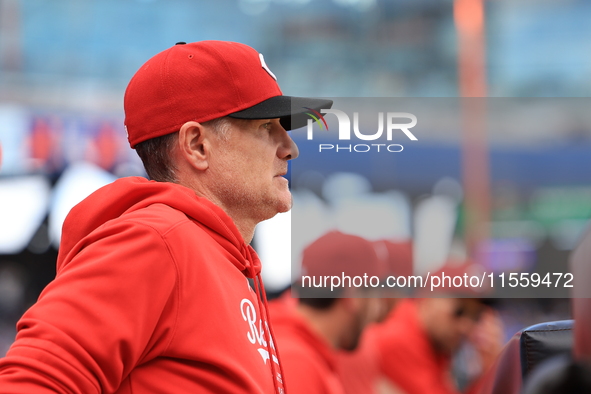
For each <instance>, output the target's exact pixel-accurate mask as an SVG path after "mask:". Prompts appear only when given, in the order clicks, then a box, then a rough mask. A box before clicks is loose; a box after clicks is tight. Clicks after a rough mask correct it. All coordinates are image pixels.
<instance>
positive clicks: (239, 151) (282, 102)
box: [0, 41, 332, 394]
mask: <svg viewBox="0 0 591 394" xmlns="http://www.w3.org/2000/svg"><path fill="white" fill-rule="evenodd" d="M331 104H332V102H331V101H330V100H320V99H310V98H297V97H289V96H283V94H282V92H281V90H280V88H279V86H278V84H277V82H276V78H275V75H274V74H273V73H272V72H271V70H270V69H269V67H268V66H267V64H266V63H265V60H264V58H263V56H262V55H261V54H259V53H258V52H257V51H256V50H254V49H253V48H251V47H248V46H246V45H243V44H239V43H234V42H222V41H202V42H197V43H191V44H186V43H178V44H177V45H175V46H173V47H171V48H169V49H166V50H164V51H163V52H161V53H159V54H157V55H155V56H154V57H152V58H151V59H150V60H148V61H147V62H146V63H145V64H144V65H143V66H142V67H141V68H140V69H139V70H138V71H137V72H136V74H135V75H134V76H133V78H132V79H131V81H130V83H129V85H128V87H127V90H126V92H125V97H124V108H125V129H126V131H127V134H128V139H129V143H130V145H131V147H132V148H134V149H135V150H136V151H137V153H138V155H139V156H140V158H141V159H142V161H143V163H144V167H145V169H146V172H147V174H148V176H149V177H150V179H151V180H147V179H145V178H141V177H130V178H122V179H119V180H117V181H115V182H114V183H112V184H110V185H107V186H105V187H103V188H101V189H99V190H98V191H96V192H95V193H93V194H92V195H90V196H89V197H88V198H86V199H85V200H84V201H82V202H81V203H80V204H79V205H77V206H76V207H74V208H73V209H72V211H71V212H70V214H69V215H68V217H67V219H66V221H65V223H64V226H63V235H62V239H61V245H60V250H59V256H58V262H57V275H56V278H55V280H54V281H53V282H52V283H50V284H49V285H48V286H47V288H46V289H45V290H44V291H43V293H42V294H41V296H40V297H39V300H38V301H37V303H36V304H35V305H33V306H32V307H31V308H30V309H29V310H28V311H27V312H26V313H25V314H24V315H23V317H22V318H21V320H20V321H19V323H18V325H17V330H18V333H17V337H16V341H15V342H14V344H13V346H12V347H11V349H10V350H9V351H8V353H7V356H6V357H5V358H4V359H1V360H0V393H85V394H88V393H132V392H133V393H136V394H137V393H165V392H167V393H175V394H178V393H283V392H284V386H283V377H282V373H281V364H280V360H279V358H278V355H277V351H276V348H275V345H274V340H273V338H272V333H271V330H270V327H269V315H268V310H267V306H266V296H265V292H264V287H263V283H262V280H261V276H260V271H261V263H260V260H259V258H258V257H257V255H256V253H255V251H254V250H253V249H252V247H251V246H250V245H249V243H250V242H251V240H252V237H253V233H254V230H255V226H256V224H257V223H259V222H260V221H263V220H266V219H269V218H271V217H273V216H274V215H275V214H277V213H278V212H285V211H287V210H289V209H290V207H291V194H290V191H289V188H288V182H287V179H285V178H284V176H285V174H286V173H287V166H288V163H287V162H288V160H290V159H293V158H295V157H296V156H297V148H296V147H295V144H294V143H293V141H292V140H291V138H290V136H289V135H288V133H287V131H286V130H290V129H292V128H297V127H302V126H304V125H305V123H306V118H307V117H306V115H305V112H306V111H307V109H305V108H303V107H309V108H314V109H316V110H320V109H321V108H330V106H331ZM249 279H250V280H252V281H253V285H252V286H251V285H250V284H249Z"/></svg>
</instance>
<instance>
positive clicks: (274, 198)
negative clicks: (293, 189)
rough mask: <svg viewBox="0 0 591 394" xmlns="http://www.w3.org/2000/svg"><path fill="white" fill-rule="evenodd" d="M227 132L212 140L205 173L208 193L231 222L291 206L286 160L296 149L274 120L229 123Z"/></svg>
mask: <svg viewBox="0 0 591 394" xmlns="http://www.w3.org/2000/svg"><path fill="white" fill-rule="evenodd" d="M230 122H231V127H230V129H229V130H228V132H227V134H226V135H225V136H223V137H220V138H218V139H213V140H212V144H211V147H210V149H211V157H210V166H209V170H210V171H211V175H212V179H213V182H214V183H213V185H212V188H213V190H214V193H215V195H216V197H217V199H218V200H219V202H220V203H221V204H222V206H223V208H224V209H226V211H227V212H229V213H230V214H231V216H233V217H234V218H239V219H246V220H251V221H253V222H255V224H256V223H258V222H260V221H263V220H266V219H269V218H272V217H273V216H275V214H277V213H278V212H286V211H288V210H289V209H290V208H291V201H292V200H291V193H290V191H289V188H288V182H287V179H286V178H284V175H285V174H286V173H287V161H288V160H290V159H292V158H295V157H297V147H296V146H295V144H294V143H293V141H292V139H291V138H290V136H289V135H288V133H287V132H286V131H285V129H284V128H283V127H282V126H281V124H280V123H279V119H264V120H240V119H230Z"/></svg>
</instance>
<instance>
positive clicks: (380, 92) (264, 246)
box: [0, 0, 591, 355]
mask: <svg viewBox="0 0 591 394" xmlns="http://www.w3.org/2000/svg"><path fill="white" fill-rule="evenodd" d="M470 3H471V1H470V0H457V1H456V2H455V4H454V1H451V0H218V1H205V0H168V1H163V0H102V1H98V0H82V1H76V0H27V1H24V0H0V143H1V145H2V149H3V166H2V168H1V169H0V355H3V354H4V352H5V351H6V349H7V348H8V346H9V345H10V343H11V342H12V340H13V338H14V325H15V322H16V320H17V319H18V317H19V316H20V315H21V314H22V312H23V311H24V310H25V309H26V308H27V307H28V306H29V305H30V304H31V303H33V302H34V301H35V299H36V298H37V296H38V294H39V292H40V291H41V290H42V288H43V287H44V286H45V285H46V284H47V282H48V281H50V280H51V279H52V278H53V276H54V275H55V258H56V255H57V246H58V245H59V232H60V227H61V223H62V221H63V218H64V217H65V215H66V213H67V211H68V209H69V208H70V207H71V206H72V205H73V204H75V203H76V202H77V201H79V200H81V199H82V198H83V197H84V196H85V195H87V194H89V193H90V192H91V191H92V190H94V189H96V188H98V187H99V186H101V185H102V184H105V183H107V182H110V181H111V180H112V179H115V178H116V177H118V176H127V175H143V171H142V168H141V165H140V162H139V159H137V157H136V155H135V153H134V152H133V151H132V150H130V149H129V147H128V145H127V141H126V139H125V133H124V130H123V111H122V101H123V100H122V98H123V91H124V89H125V86H126V84H127V82H128V81H129V79H130V78H131V76H132V75H133V73H134V72H135V71H136V70H137V68H138V67H139V66H140V65H141V64H142V63H143V62H144V61H146V60H147V59H148V58H149V57H151V56H153V55H154V54H155V53H157V52H159V51H161V50H164V49H166V48H168V47H169V46H171V45H173V44H174V43H175V42H177V41H186V42H191V41H198V40H206V39H218V40H231V41H240V42H243V43H246V44H248V45H251V46H253V47H255V48H256V49H258V50H259V51H260V52H262V53H264V55H265V59H266V61H267V64H268V65H269V66H270V68H271V69H272V70H273V71H274V73H275V74H276V75H277V76H278V78H279V83H280V85H281V87H282V90H283V92H284V94H288V95H302V96H325V97H331V96H349V97H360V96H362V97H365V96H367V97H457V96H460V95H466V94H468V95H475V96H478V95H479V94H478V93H479V92H480V93H483V94H481V95H488V96H491V97H555V98H559V97H587V96H589V95H590V93H591V24H590V23H589V20H591V3H589V2H586V1H584V0H560V1H559V0H556V1H545V0H540V1H515V0H490V1H486V2H484V11H485V12H484V19H482V20H481V19H480V18H479V15H480V13H479V12H478V9H474V7H473V6H471V5H470ZM462 4H463V5H462ZM454 6H455V7H456V8H455V12H454ZM474 23H476V25H477V26H476V29H477V30H478V28H482V29H483V30H482V33H483V35H482V38H483V41H482V43H481V44H482V45H477V46H476V47H470V46H468V47H467V48H468V49H467V52H466V47H462V44H461V42H462V39H461V37H460V35H459V32H461V31H462V29H464V30H466V29H468V30H470V26H472V27H474ZM462 48H464V52H462ZM470 51H473V52H474V53H472V52H470ZM466 53H467V56H468V59H470V58H471V56H472V55H473V57H474V58H476V59H478V56H480V55H482V56H483V57H482V59H483V67H481V68H479V69H477V71H476V74H478V73H480V74H478V75H480V78H481V83H482V81H484V85H483V86H484V87H485V88H483V87H482V85H480V87H477V88H476V89H472V90H470V88H469V87H468V88H467V90H466V84H465V83H464V82H462V78H463V77H462V75H463V74H462V71H461V70H462V64H461V62H462V60H459V59H462V56H465V55H466ZM465 59H466V58H465V57H464V61H465ZM468 62H469V60H468ZM468 77H470V75H468ZM468 79H470V78H468ZM474 93H475V94H474ZM579 104H580V103H579ZM487 132H488V137H487V138H485V140H486V141H489V142H490V147H489V148H490V152H492V153H491V161H490V172H491V173H492V174H496V175H495V176H493V177H492V178H491V184H490V190H492V191H491V192H490V202H491V203H490V215H489V218H490V220H491V222H492V225H491V228H493V229H494V228H497V229H501V230H500V231H497V232H495V231H491V232H490V241H491V242H492V243H493V244H495V243H496V244H498V245H500V247H501V250H504V251H505V252H506V250H507V247H506V246H507V244H506V243H503V242H504V241H503V239H504V237H505V238H506V234H508V233H507V232H506V231H505V230H503V228H505V229H509V230H511V229H513V230H515V228H519V227H515V226H520V225H521V226H522V227H521V228H526V230H523V231H517V235H515V231H513V233H512V235H511V240H510V241H509V242H512V243H510V245H509V249H511V248H513V249H511V250H516V248H517V252H518V253H522V254H523V255H527V256H533V257H532V258H533V259H535V261H537V262H544V263H545V264H555V265H556V267H557V268H556V271H563V270H564V269H566V268H565V267H566V262H567V258H568V255H569V253H570V250H571V249H572V247H573V246H574V245H575V243H576V240H577V239H578V237H579V236H580V234H581V233H582V231H584V229H585V226H586V222H587V219H588V218H589V217H590V216H591V130H590V129H589V128H588V127H587V125H576V124H570V125H568V127H566V126H565V127H564V128H562V127H560V126H559V125H558V126H557V127H556V128H554V129H552V128H548V129H546V130H545V131H544V133H542V134H541V135H540V134H536V133H535V132H531V130H529V131H527V132H526V131H524V132H523V133H520V132H519V130H518V131H517V132H514V133H508V134H507V133H505V134H504V133H502V132H500V131H499V132H498V133H497V131H496V130H488V131H487ZM461 135H462V134H461V133H459V132H453V133H446V132H442V133H439V134H436V135H433V136H426V137H425V138H424V139H422V141H421V143H422V145H421V146H419V147H418V148H417V149H416V150H413V153H412V157H410V156H408V157H406V159H408V162H407V163H406V164H404V163H402V164H401V165H402V166H403V167H402V168H403V169H404V168H405V167H404V165H406V166H407V167H406V168H408V171H407V172H408V173H409V174H411V175H412V176H409V177H408V178H401V179H399V184H398V185H397V186H396V188H395V190H394V191H395V192H396V193H397V196H398V197H399V198H402V200H403V201H407V202H408V204H407V206H408V217H409V223H410V222H411V221H412V220H411V219H410V218H413V217H415V215H417V207H418V206H419V205H420V202H421V201H424V199H425V198H428V197H429V196H433V195H434V194H437V190H439V189H441V185H442V184H443V185H448V186H449V185H452V186H453V185H456V186H457V187H456V186H453V187H456V188H459V189H460V192H459V194H457V195H458V196H462V195H463V193H462V190H461V189H462V182H463V178H462V143H463V141H462V137H461ZM434 159H437V160H440V162H441V163H442V165H443V167H440V172H439V173H436V174H435V173H430V172H429V171H425V170H424V169H423V170H421V166H420V163H421V161H423V160H434ZM338 164H339V163H324V165H325V166H330V165H333V166H334V168H329V167H325V168H324V169H325V170H326V171H328V172H330V171H337V170H338ZM554 169H556V171H554ZM413 170H416V171H415V172H413ZM403 172H404V171H403ZM565 174H566V175H568V176H564V175H565ZM320 175H321V177H319V178H315V180H313V182H312V183H310V180H309V179H308V181H307V183H306V182H303V181H301V180H300V183H299V184H298V183H297V182H295V180H294V185H295V186H296V188H295V189H294V191H295V193H296V194H297V193H300V195H301V193H305V191H304V189H305V188H306V187H307V188H308V189H312V190H311V191H312V192H314V193H315V194H316V196H317V198H318V199H320V200H322V199H324V200H325V202H327V201H326V200H327V197H326V196H327V195H326V194H324V196H323V194H322V189H323V187H324V186H323V185H322V184H319V183H318V182H321V181H322V180H323V179H326V176H327V174H320ZM360 182H361V183H363V181H360ZM442 182H443V183H442ZM362 187H363V186H362ZM438 188H439V189H438ZM314 189H315V190H314ZM366 191H368V192H383V191H384V190H366ZM327 193H328V195H330V191H328V192H327ZM328 202H329V201H328ZM458 203H459V204H461V203H462V201H458ZM454 212H456V213H457V214H458V215H460V216H461V214H462V210H461V209H458V210H457V211H454ZM461 222H462V221H461V220H458V223H461ZM503 225H505V227H503ZM459 227H460V228H459V229H458V230H457V233H459V234H460V235H461V232H462V230H461V226H459ZM416 231H419V229H418V228H413V226H412V225H410V224H409V227H408V233H409V234H410V235H413V232H416ZM281 234H285V236H286V237H288V236H289V220H288V217H286V216H285V215H281V216H279V217H278V218H277V219H275V220H273V221H269V222H265V223H263V224H262V225H261V226H260V227H259V230H258V232H257V235H256V238H255V247H256V248H257V250H259V252H260V253H261V256H262V259H263V262H264V263H265V262H266V270H265V271H266V272H265V273H266V276H265V279H266V282H267V284H268V287H269V290H271V292H273V291H279V290H280V289H282V288H283V287H284V286H286V285H287V284H288V282H289V275H290V268H289V253H286V251H287V250H289V247H290V245H289V241H288V238H281V236H279V237H278V235H281ZM414 235H417V234H416V233H415V234H414ZM503 245H504V249H503ZM528 258H529V257H528ZM501 308H503V310H504V315H503V316H504V318H505V322H506V325H507V335H511V334H513V333H514V332H515V331H516V330H518V329H520V328H522V327H524V326H526V325H528V324H532V323H537V322H542V321H549V320H554V319H561V318H568V317H569V316H570V312H569V304H568V300H553V301H551V302H550V301H547V300H519V301H513V302H512V303H511V304H510V305H503V304H502V305H501Z"/></svg>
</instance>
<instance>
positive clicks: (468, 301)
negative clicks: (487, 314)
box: [419, 298, 484, 355]
mask: <svg viewBox="0 0 591 394" xmlns="http://www.w3.org/2000/svg"><path fill="white" fill-rule="evenodd" d="M420 301H421V303H420V306H419V307H420V309H421V314H422V316H423V323H424V327H425V330H426V331H427V335H428V336H429V339H430V340H431V343H432V345H433V346H434V348H435V349H436V350H437V351H438V352H439V353H442V354H447V355H451V354H453V353H454V352H455V351H456V350H457V349H458V348H459V347H460V345H461V344H462V342H463V341H464V340H465V339H466V338H467V336H468V335H469V334H470V332H471V331H472V330H473V329H474V327H475V325H476V323H477V322H478V320H479V318H480V315H481V313H482V311H483V308H484V306H483V305H482V303H480V302H479V301H478V300H476V299H472V298H428V299H422V300H420Z"/></svg>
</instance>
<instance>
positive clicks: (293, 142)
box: [287, 137, 300, 160]
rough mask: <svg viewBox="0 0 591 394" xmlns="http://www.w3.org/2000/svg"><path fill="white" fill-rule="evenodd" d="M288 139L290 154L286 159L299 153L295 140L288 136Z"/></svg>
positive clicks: (292, 157)
mask: <svg viewBox="0 0 591 394" xmlns="http://www.w3.org/2000/svg"><path fill="white" fill-rule="evenodd" d="M289 140H290V143H291V147H290V148H291V154H290V155H289V157H288V158H287V160H293V159H295V158H296V157H298V156H299V155H300V150H299V149H298V145H297V144H296V143H295V141H294V140H293V139H292V138H291V137H289Z"/></svg>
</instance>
